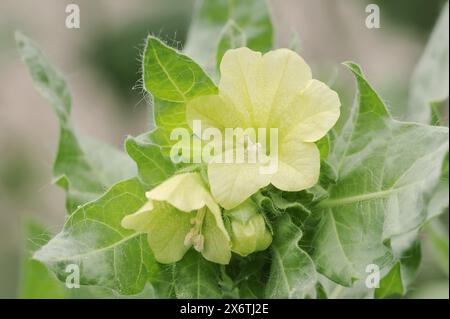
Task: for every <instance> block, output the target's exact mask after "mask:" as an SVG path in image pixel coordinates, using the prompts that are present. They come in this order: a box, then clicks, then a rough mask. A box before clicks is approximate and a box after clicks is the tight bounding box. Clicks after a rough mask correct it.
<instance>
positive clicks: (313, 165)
mask: <svg viewBox="0 0 450 319" xmlns="http://www.w3.org/2000/svg"><path fill="white" fill-rule="evenodd" d="M282 145H283V147H282V148H280V150H279V154H278V156H279V157H278V170H277V172H276V173H275V174H274V175H273V176H272V179H271V182H272V184H273V185H274V186H275V187H277V188H279V189H281V190H284V191H300V190H303V189H307V188H310V187H312V186H314V185H315V184H316V183H317V181H318V180H319V173H320V153H319V149H318V148H317V146H316V145H315V144H314V143H304V142H302V141H301V140H299V139H298V138H297V137H295V136H290V137H287V138H285V139H283V140H282Z"/></svg>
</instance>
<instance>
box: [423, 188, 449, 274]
mask: <svg viewBox="0 0 450 319" xmlns="http://www.w3.org/2000/svg"><path fill="white" fill-rule="evenodd" d="M447 195H448V194H447ZM425 233H426V235H427V239H428V243H429V245H430V247H431V253H432V256H433V258H434V259H435V260H436V262H437V264H438V266H439V267H440V268H441V269H442V271H443V273H444V274H445V275H446V276H447V277H448V273H449V240H448V230H446V229H445V227H444V226H443V225H441V224H440V223H439V220H432V221H430V223H429V224H428V225H427V226H426V227H425Z"/></svg>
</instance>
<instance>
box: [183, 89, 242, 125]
mask: <svg viewBox="0 0 450 319" xmlns="http://www.w3.org/2000/svg"><path fill="white" fill-rule="evenodd" d="M246 116H247V115H246V114H245V112H244V113H242V109H239V108H236V106H235V105H234V104H233V103H232V102H231V101H229V100H227V99H226V98H225V97H221V96H219V95H204V96H199V97H197V98H194V99H192V100H191V101H189V103H188V104H187V107H186V120H187V122H188V124H189V126H190V127H191V128H192V129H193V124H192V123H193V121H194V120H200V121H201V125H202V130H204V129H206V128H210V127H214V128H217V129H220V130H222V131H223V130H224V129H225V128H227V127H230V128H233V127H241V126H242V125H243V124H244V123H245V121H246Z"/></svg>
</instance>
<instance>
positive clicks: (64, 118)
mask: <svg viewBox="0 0 450 319" xmlns="http://www.w3.org/2000/svg"><path fill="white" fill-rule="evenodd" d="M16 42H17V45H18V47H19V52H20V54H21V56H22V59H23V60H24V62H25V64H26V65H27V67H28V69H29V72H30V74H31V76H32V78H33V82H34V85H35V87H36V89H37V90H38V91H39V93H41V95H42V96H43V97H44V98H46V99H47V100H48V101H49V102H50V104H51V105H52V107H53V110H54V112H55V113H56V115H57V116H58V120H59V126H60V137H59V146H58V151H57V155H56V158H55V161H54V166H53V175H54V176H55V182H56V183H57V184H58V185H59V186H61V187H63V188H64V189H65V190H66V191H67V203H66V207H67V210H68V211H69V212H73V211H74V210H75V209H76V208H77V207H78V206H79V205H81V204H83V203H86V202H88V201H90V200H93V199H95V198H96V197H98V196H100V195H101V194H102V193H103V192H104V191H105V189H106V188H108V187H109V186H111V185H112V184H114V183H116V182H118V181H119V180H122V179H125V178H129V177H131V176H134V175H135V170H136V168H135V165H134V164H133V162H132V161H131V160H130V159H129V158H128V157H127V156H126V155H125V153H124V152H120V151H118V150H116V149H114V148H112V147H111V146H109V145H105V144H103V143H100V142H98V141H95V140H93V139H88V138H83V139H79V138H77V136H76V134H75V131H74V129H73V125H72V122H71V119H70V111H71V96H70V92H69V88H68V86H67V84H66V81H65V80H64V78H63V77H62V75H61V74H60V72H59V71H58V70H57V69H56V68H55V67H53V65H52V64H51V63H50V62H49V61H48V60H47V58H46V57H45V56H44V54H43V53H42V52H41V50H40V49H39V48H38V47H37V46H36V45H35V44H34V43H33V42H32V41H31V40H30V39H28V38H27V37H26V36H24V35H23V34H21V33H16Z"/></svg>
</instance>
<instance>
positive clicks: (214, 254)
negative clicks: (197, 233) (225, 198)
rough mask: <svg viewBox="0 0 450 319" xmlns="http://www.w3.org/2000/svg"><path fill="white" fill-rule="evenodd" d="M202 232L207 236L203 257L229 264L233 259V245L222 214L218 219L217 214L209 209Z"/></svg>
mask: <svg viewBox="0 0 450 319" xmlns="http://www.w3.org/2000/svg"><path fill="white" fill-rule="evenodd" d="M219 214H220V210H219ZM202 234H203V236H205V244H204V247H203V250H202V255H203V257H205V259H207V260H209V261H212V262H215V263H218V264H222V265H227V264H228V263H229V262H230V259H231V247H230V246H231V245H230V238H229V236H228V233H227V231H226V230H225V227H224V225H223V221H222V217H221V216H220V219H219V220H218V219H217V214H215V213H212V212H211V211H210V210H207V212H206V215H205V219H204V221H203V228H202Z"/></svg>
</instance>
